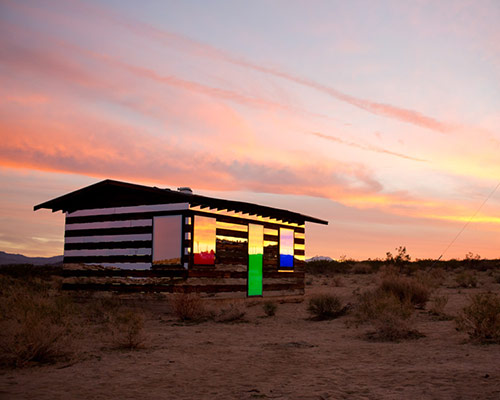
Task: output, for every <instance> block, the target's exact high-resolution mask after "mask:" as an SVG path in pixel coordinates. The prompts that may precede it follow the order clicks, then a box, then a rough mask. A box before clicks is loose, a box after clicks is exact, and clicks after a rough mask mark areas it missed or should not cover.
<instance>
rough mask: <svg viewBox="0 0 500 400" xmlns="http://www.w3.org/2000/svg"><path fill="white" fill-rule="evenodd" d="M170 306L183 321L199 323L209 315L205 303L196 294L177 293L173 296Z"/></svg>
mask: <svg viewBox="0 0 500 400" xmlns="http://www.w3.org/2000/svg"><path fill="white" fill-rule="evenodd" d="M170 305H171V307H172V310H173V312H174V314H175V316H176V317H177V318H179V320H181V321H199V320H201V319H203V318H205V317H206V314H207V313H206V310H205V307H204V306H203V301H202V300H201V298H200V296H199V295H198V294H195V293H176V294H174V295H173V296H172V298H171V300H170Z"/></svg>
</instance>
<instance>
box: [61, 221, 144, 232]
mask: <svg viewBox="0 0 500 400" xmlns="http://www.w3.org/2000/svg"><path fill="white" fill-rule="evenodd" d="M151 225H153V220H152V219H136V220H130V221H108V222H87V223H83V224H66V230H67V231H73V230H75V229H105V228H132V227H134V226H151Z"/></svg>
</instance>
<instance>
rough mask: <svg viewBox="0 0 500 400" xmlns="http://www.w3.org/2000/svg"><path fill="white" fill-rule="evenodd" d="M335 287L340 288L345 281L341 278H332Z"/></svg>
mask: <svg viewBox="0 0 500 400" xmlns="http://www.w3.org/2000/svg"><path fill="white" fill-rule="evenodd" d="M332 282H333V286H336V287H340V286H342V284H343V280H342V277H341V276H338V275H337V276H334V277H333V278H332Z"/></svg>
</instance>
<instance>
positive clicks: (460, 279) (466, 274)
mask: <svg viewBox="0 0 500 400" xmlns="http://www.w3.org/2000/svg"><path fill="white" fill-rule="evenodd" d="M455 280H456V281H457V284H458V286H460V287H463V288H471V287H472V288H475V287H477V275H476V274H475V273H474V272H472V271H467V270H464V271H461V272H459V273H458V274H457V276H456V277H455Z"/></svg>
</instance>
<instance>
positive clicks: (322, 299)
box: [307, 294, 347, 321]
mask: <svg viewBox="0 0 500 400" xmlns="http://www.w3.org/2000/svg"><path fill="white" fill-rule="evenodd" d="M307 311H308V312H309V314H311V316H312V318H313V319H315V320H320V321H321V320H325V319H334V318H338V317H340V316H342V315H344V314H345V313H346V311H347V309H346V308H345V307H343V306H342V302H341V301H340V298H339V297H338V296H335V295H328V294H321V295H316V296H313V297H311V298H310V299H309V304H308V306H307Z"/></svg>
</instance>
